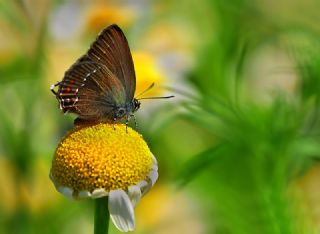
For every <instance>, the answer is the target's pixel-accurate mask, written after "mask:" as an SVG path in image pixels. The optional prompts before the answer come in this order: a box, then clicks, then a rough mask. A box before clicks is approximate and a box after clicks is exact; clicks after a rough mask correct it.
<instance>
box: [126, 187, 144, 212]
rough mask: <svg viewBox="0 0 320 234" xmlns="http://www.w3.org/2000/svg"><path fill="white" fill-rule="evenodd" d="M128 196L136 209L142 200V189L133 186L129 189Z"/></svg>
mask: <svg viewBox="0 0 320 234" xmlns="http://www.w3.org/2000/svg"><path fill="white" fill-rule="evenodd" d="M128 195H129V198H130V200H131V202H132V205H133V207H136V205H137V204H138V203H139V201H140V199H141V195H142V194H141V189H140V187H139V186H137V185H132V186H130V187H129V188H128Z"/></svg>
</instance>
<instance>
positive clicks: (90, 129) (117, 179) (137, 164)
mask: <svg viewBox="0 0 320 234" xmlns="http://www.w3.org/2000/svg"><path fill="white" fill-rule="evenodd" d="M151 167H152V154H151V152H150V150H149V148H148V145H147V144H146V142H145V141H144V140H143V138H142V136H141V135H140V134H139V133H137V132H136V131H134V130H133V129H131V128H130V127H128V130H127V131H126V126H125V125H124V124H115V125H114V126H113V125H112V124H105V123H104V124H98V125H93V126H87V127H83V128H79V127H78V128H75V129H74V130H72V131H70V132H69V133H67V134H66V136H65V137H64V138H63V139H62V141H61V142H60V143H59V145H58V148H57V149H56V152H55V155H54V158H53V161H52V168H51V176H52V178H53V179H54V181H55V183H56V184H59V185H60V186H64V187H69V188H71V189H72V190H73V195H77V194H78V193H79V192H80V191H89V192H92V191H94V190H96V189H104V190H105V191H106V192H110V191H111V190H115V189H120V188H121V189H124V190H127V188H128V187H129V186H131V185H135V184H137V183H139V182H140V181H142V180H145V179H146V178H147V176H148V173H149V171H150V169H151Z"/></svg>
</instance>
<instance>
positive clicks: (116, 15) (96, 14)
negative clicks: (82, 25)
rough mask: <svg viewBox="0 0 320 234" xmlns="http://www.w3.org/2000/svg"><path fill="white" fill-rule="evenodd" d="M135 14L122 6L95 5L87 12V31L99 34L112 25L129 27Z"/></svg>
mask: <svg viewBox="0 0 320 234" xmlns="http://www.w3.org/2000/svg"><path fill="white" fill-rule="evenodd" d="M134 18H135V13H134V12H133V11H132V10H130V9H129V8H126V7H124V6H121V5H110V4H102V3H99V4H93V5H91V6H90V7H89V9H88V10H87V20H86V21H87V25H86V27H87V31H89V32H93V33H94V34H97V33H98V32H100V31H101V30H102V29H103V28H105V27H106V26H108V25H110V24H114V23H116V24H118V25H120V26H121V27H127V26H128V25H130V23H131V22H132V21H133V20H134Z"/></svg>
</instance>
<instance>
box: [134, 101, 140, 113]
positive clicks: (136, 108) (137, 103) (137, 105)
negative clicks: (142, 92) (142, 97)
mask: <svg viewBox="0 0 320 234" xmlns="http://www.w3.org/2000/svg"><path fill="white" fill-rule="evenodd" d="M140 104H141V103H140V102H139V100H138V99H135V98H134V99H133V101H132V112H136V111H137V110H138V109H139V108H140Z"/></svg>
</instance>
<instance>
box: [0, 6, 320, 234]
mask: <svg viewBox="0 0 320 234" xmlns="http://www.w3.org/2000/svg"><path fill="white" fill-rule="evenodd" d="M319 10H320V2H319V1H317V0H306V1H299V0H282V1H275V0H259V1H257V0H233V1H225V0H197V1H195V0H183V1H175V0H163V1H157V0H154V1H151V0H137V1H130V0H114V1H102V0H101V1H98V0H93V1H84V0H83V1H76V0H69V1H67V0H65V1H63V0H52V1H50V0H12V1H7V0H0V233H4V234H11V233H12V234H34V233H35V234H38V233H42V234H51V233H55V234H56V233H61V234H67V233H78V234H85V233H86V234H87V233H92V230H93V203H92V201H91V200H86V201H80V202H76V201H70V200H68V199H67V198H65V197H63V196H62V195H60V194H59V193H58V192H57V191H55V189H54V186H53V185H52V183H51V182H50V180H49V178H48V173H49V169H50V164H51V159H52V156H53V153H54V150H55V147H56V145H57V143H58V142H59V140H60V138H61V137H62V136H63V135H64V134H65V132H66V131H67V130H68V129H70V128H72V124H73V119H74V118H75V117H74V116H71V115H63V114H62V113H61V112H60V110H59V109H58V104H57V100H56V99H55V97H54V96H53V95H52V94H51V92H50V91H49V87H50V85H51V84H53V83H55V82H57V81H59V80H61V79H62V77H63V74H64V71H65V70H66V69H68V68H69V66H70V65H71V64H72V63H73V62H74V61H75V60H76V59H77V58H78V57H80V56H81V55H82V54H84V53H85V51H86V50H87V49H88V47H89V45H90V43H91V42H92V41H93V40H94V38H95V37H96V35H97V34H98V32H99V31H100V30H101V29H103V28H104V27H106V26H108V25H109V24H112V23H117V24H118V25H119V26H120V27H121V28H122V29H123V30H124V32H125V34H126V35H127V38H128V41H129V44H130V47H131V50H132V53H133V57H134V63H135V69H136V74H137V93H140V92H141V91H142V90H144V89H145V88H147V87H148V86H149V85H150V84H151V83H152V82H155V83H156V86H155V87H154V88H153V89H152V90H151V91H150V92H148V93H147V94H146V96H155V95H169V94H174V95H175V96H176V97H175V98H174V99H170V100H150V101H147V100H146V101H145V102H143V103H142V108H141V109H140V110H139V112H138V113H137V116H136V117H137V121H138V131H139V132H141V133H142V134H143V136H144V138H145V139H146V141H147V142H148V144H149V146H150V148H151V150H152V151H153V153H154V154H155V156H156V157H157V159H158V161H159V174H160V178H159V181H158V182H157V184H156V186H155V187H154V188H153V189H152V190H151V192H150V193H149V194H147V196H146V197H145V198H144V199H143V200H142V201H141V203H140V204H139V205H138V207H137V209H136V214H137V228H136V230H135V231H134V233H140V234H149V233H150V234H176V233H185V234H256V233H259V234H265V233H266V234H269V233H270V234H280V233H281V234H284V233H286V234H291V233H298V234H302V233H303V234H309V233H310V234H313V233H315V234H316V233H320V189H319V188H320V187H319V183H320V163H319V156H320V142H319V137H320V136H319V131H320V119H319V113H320V112H319V111H320V109H319V108H320V41H319V38H320V26H319V22H320V15H319ZM111 233H118V231H117V230H115V228H114V227H113V226H112V225H111Z"/></svg>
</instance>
